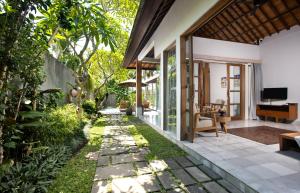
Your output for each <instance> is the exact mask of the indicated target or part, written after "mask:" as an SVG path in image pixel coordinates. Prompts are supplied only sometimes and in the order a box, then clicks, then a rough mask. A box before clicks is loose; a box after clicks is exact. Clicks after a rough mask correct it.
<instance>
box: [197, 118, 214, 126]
mask: <svg viewBox="0 0 300 193" xmlns="http://www.w3.org/2000/svg"><path fill="white" fill-rule="evenodd" d="M195 126H196V128H203V127H212V126H213V121H212V119H211V118H209V117H200V118H199V119H197V121H196V125H195Z"/></svg>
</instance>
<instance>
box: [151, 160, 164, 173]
mask: <svg viewBox="0 0 300 193" xmlns="http://www.w3.org/2000/svg"><path fill="white" fill-rule="evenodd" d="M149 164H150V166H151V168H152V170H153V171H154V172H161V171H164V170H166V169H168V165H167V164H166V162H165V161H164V160H152V161H150V163H149Z"/></svg>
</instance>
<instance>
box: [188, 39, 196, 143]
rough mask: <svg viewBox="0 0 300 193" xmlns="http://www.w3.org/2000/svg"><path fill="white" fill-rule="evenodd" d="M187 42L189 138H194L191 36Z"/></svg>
mask: <svg viewBox="0 0 300 193" xmlns="http://www.w3.org/2000/svg"><path fill="white" fill-rule="evenodd" d="M188 42H189V44H188V45H189V86H190V88H189V123H190V128H189V131H188V132H189V135H188V136H189V140H190V141H191V142H193V140H194V135H195V131H194V55H193V52H194V51H193V36H192V35H190V36H189V37H188Z"/></svg>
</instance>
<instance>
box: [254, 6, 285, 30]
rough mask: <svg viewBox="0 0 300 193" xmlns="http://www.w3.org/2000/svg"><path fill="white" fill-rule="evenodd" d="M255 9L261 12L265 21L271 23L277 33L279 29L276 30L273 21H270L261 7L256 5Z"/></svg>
mask: <svg viewBox="0 0 300 193" xmlns="http://www.w3.org/2000/svg"><path fill="white" fill-rule="evenodd" d="M257 10H259V11H260V12H261V13H262V15H263V16H264V17H265V18H267V21H268V22H269V23H270V24H271V26H272V27H273V29H274V30H275V31H276V32H277V33H279V30H278V29H277V27H276V26H275V25H274V23H273V22H272V20H270V17H269V16H268V14H266V13H265V11H264V10H263V9H261V8H260V7H258V8H257ZM255 14H256V13H254V15H255Z"/></svg>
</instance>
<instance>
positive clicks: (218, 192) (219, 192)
mask: <svg viewBox="0 0 300 193" xmlns="http://www.w3.org/2000/svg"><path fill="white" fill-rule="evenodd" d="M203 186H204V187H205V188H206V189H207V190H208V191H209V192H210V193H228V192H227V191H226V190H225V189H224V188H223V187H222V186H220V185H219V184H217V183H216V182H208V183H204V184H203Z"/></svg>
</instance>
